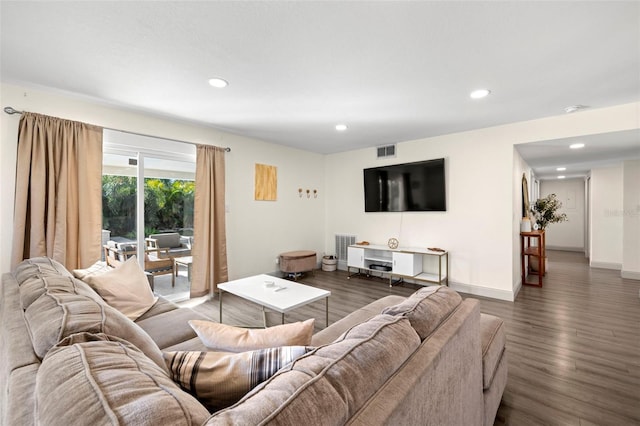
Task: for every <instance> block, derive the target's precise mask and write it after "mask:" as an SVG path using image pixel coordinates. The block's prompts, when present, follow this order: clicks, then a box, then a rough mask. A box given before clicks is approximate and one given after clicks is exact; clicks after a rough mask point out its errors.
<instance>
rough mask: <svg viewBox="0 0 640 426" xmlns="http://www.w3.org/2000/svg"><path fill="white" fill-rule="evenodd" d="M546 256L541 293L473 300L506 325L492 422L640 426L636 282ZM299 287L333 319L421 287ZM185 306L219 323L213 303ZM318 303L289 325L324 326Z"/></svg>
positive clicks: (239, 303)
mask: <svg viewBox="0 0 640 426" xmlns="http://www.w3.org/2000/svg"><path fill="white" fill-rule="evenodd" d="M548 256H549V269H548V271H547V276H546V277H545V279H544V286H543V287H542V288H538V287H529V286H525V287H524V288H523V289H522V290H521V291H520V293H519V294H518V297H517V299H516V301H515V302H513V303H512V302H505V301H499V300H493V299H485V298H479V299H480V300H481V310H482V312H485V313H490V314H493V315H496V316H499V317H501V318H503V319H504V321H505V323H506V331H507V351H508V352H507V353H508V357H509V377H508V383H507V387H506V390H505V392H504V395H503V398H502V404H501V405H500V409H499V411H498V415H497V417H496V422H495V424H496V425H517V426H520V425H580V426H592V425H640V297H639V296H640V281H637V280H625V279H622V278H620V273H619V272H618V271H611V270H604V269H591V268H589V266H588V263H587V260H586V259H585V258H584V255H583V254H582V253H574V252H560V251H548ZM452 261H455V259H452ZM299 281H300V282H302V283H305V284H309V285H313V286H316V287H319V288H324V289H327V290H330V291H331V293H332V294H331V297H330V299H329V320H330V322H334V321H337V320H338V319H340V318H342V317H343V316H344V315H346V314H348V313H350V312H352V311H354V310H356V309H358V308H359V307H362V306H364V305H366V304H367V303H369V302H371V301H373V300H376V299H378V298H380V297H383V296H385V295H388V294H399V295H405V296H406V295H409V294H411V293H413V292H414V291H415V290H416V289H417V288H419V287H418V286H416V285H414V284H409V283H405V284H403V285H400V286H395V287H393V288H389V286H388V281H387V280H382V279H379V278H369V279H367V278H363V277H352V278H351V279H349V280H347V274H346V272H343V271H337V272H323V271H316V273H315V275H310V274H307V275H305V276H304V277H303V278H301V279H300V280H299ZM463 297H466V295H464V294H463ZM223 302H224V304H223V322H224V323H226V324H236V325H247V326H254V327H258V326H261V325H262V312H261V310H260V308H259V307H258V306H256V305H255V304H252V303H250V302H246V301H244V300H242V299H239V298H237V297H235V296H233V295H230V294H225V296H224V299H223ZM183 305H187V306H193V307H194V308H195V309H196V310H198V311H199V312H202V313H204V314H205V315H208V316H209V317H211V318H212V319H214V320H216V321H217V320H218V298H217V297H216V298H215V299H214V300H209V301H205V300H203V299H200V300H197V299H194V300H191V301H188V302H184V303H183ZM324 306H325V305H324V301H320V302H316V303H313V304H311V305H308V306H305V307H302V308H300V309H298V310H296V311H294V312H291V313H289V314H287V316H286V321H287V322H292V321H299V320H304V319H307V318H310V317H315V318H316V327H317V328H318V329H320V328H322V327H324ZM279 321H280V316H279V314H275V315H272V316H270V317H269V324H270V325H271V324H277V323H278V322H279ZM456 426H457V425H456ZM461 426H463V425H461Z"/></svg>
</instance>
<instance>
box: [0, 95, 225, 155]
mask: <svg viewBox="0 0 640 426" xmlns="http://www.w3.org/2000/svg"><path fill="white" fill-rule="evenodd" d="M4 112H6V113H7V114H9V115H13V114H24V111H18V110H17V109H14V108H13V107H10V106H8V107H4ZM99 127H102V126H99ZM102 128H103V129H107V130H113V131H115V132H123V133H129V134H131V135H136V136H144V137H147V138H156V139H164V140H168V141H174V142H180V143H188V144H191V145H197V144H196V143H194V142H189V141H181V140H178V139H171V138H163V137H162V136H154V135H146V134H144V133H137V132H129V131H127V130H120V129H113V128H111V127H102ZM224 150H225V152H231V148H229V147H226V148H225V149H224Z"/></svg>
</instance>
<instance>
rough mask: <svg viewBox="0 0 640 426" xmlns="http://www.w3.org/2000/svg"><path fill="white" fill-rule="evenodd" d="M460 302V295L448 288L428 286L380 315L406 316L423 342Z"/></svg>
mask: <svg viewBox="0 0 640 426" xmlns="http://www.w3.org/2000/svg"><path fill="white" fill-rule="evenodd" d="M460 302H462V298H461V297H460V295H459V294H458V293H456V292H455V291H454V290H451V289H450V288H449V287H445V286H429V287H424V288H421V289H420V290H418V291H416V292H415V293H413V294H412V295H411V296H409V297H408V298H407V299H406V300H405V301H404V302H402V303H400V304H398V305H395V306H389V307H388V308H385V309H384V310H383V311H382V313H384V314H389V315H404V316H406V317H407V318H409V321H410V322H411V326H412V327H413V328H414V329H415V330H416V332H417V333H418V335H419V336H420V338H421V339H423V340H424V339H425V338H427V336H429V335H430V334H431V333H433V331H434V330H435V329H436V328H438V326H439V325H440V324H441V323H442V321H444V320H445V319H446V318H447V317H448V316H449V315H451V313H452V312H453V311H454V310H455V309H456V308H457V307H458V305H460Z"/></svg>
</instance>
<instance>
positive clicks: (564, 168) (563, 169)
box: [556, 167, 567, 172]
mask: <svg viewBox="0 0 640 426" xmlns="http://www.w3.org/2000/svg"><path fill="white" fill-rule="evenodd" d="M556 170H557V171H559V172H564V171H565V170H567V168H566V167H558V168H557V169H556Z"/></svg>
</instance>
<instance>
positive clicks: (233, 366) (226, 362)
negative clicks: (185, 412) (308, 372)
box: [164, 346, 311, 410]
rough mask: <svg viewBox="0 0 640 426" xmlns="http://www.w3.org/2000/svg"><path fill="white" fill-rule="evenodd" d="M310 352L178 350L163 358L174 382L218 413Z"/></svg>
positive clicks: (295, 348)
mask: <svg viewBox="0 0 640 426" xmlns="http://www.w3.org/2000/svg"><path fill="white" fill-rule="evenodd" d="M310 350H311V348H308V347H305V346H285V347H279V348H270V349H261V350H257V351H250V352H242V353H227V352H199V351H178V352H165V353H164V358H165V361H166V363H167V367H168V368H169V371H170V373H171V378H172V379H173V381H174V382H176V383H178V384H179V385H180V386H182V388H183V389H185V390H187V391H189V392H191V393H192V394H193V395H194V396H195V397H196V398H198V399H199V400H200V402H202V403H203V404H205V405H206V406H207V407H208V408H209V409H210V410H219V409H221V408H224V407H228V406H230V405H232V404H235V403H236V402H237V401H239V400H240V398H242V397H243V396H244V395H245V394H246V393H247V392H249V391H250V390H251V389H253V388H254V387H256V386H257V385H258V384H260V383H262V382H263V381H265V380H267V379H268V378H269V377H271V376H272V375H274V374H275V373H276V372H277V371H278V370H279V369H280V368H282V367H284V366H285V365H288V364H290V363H291V362H293V361H294V360H295V359H296V358H298V357H299V356H301V355H304V354H305V353H306V352H308V351H310Z"/></svg>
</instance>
